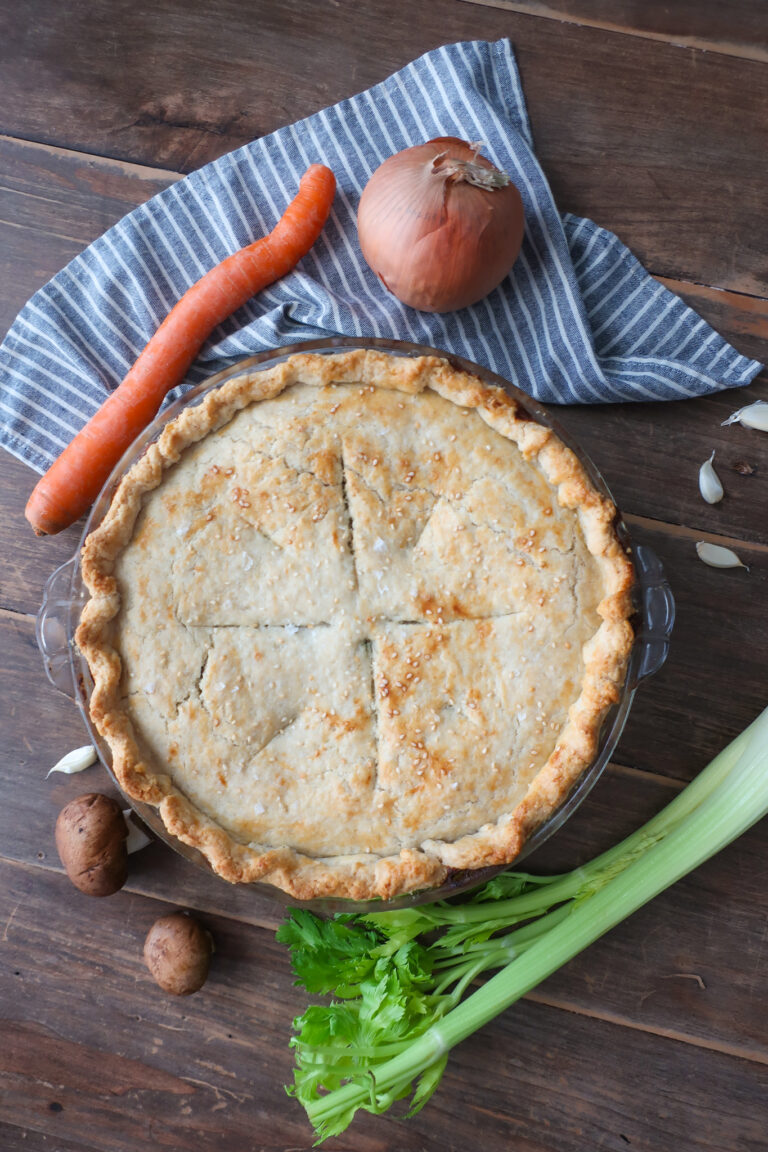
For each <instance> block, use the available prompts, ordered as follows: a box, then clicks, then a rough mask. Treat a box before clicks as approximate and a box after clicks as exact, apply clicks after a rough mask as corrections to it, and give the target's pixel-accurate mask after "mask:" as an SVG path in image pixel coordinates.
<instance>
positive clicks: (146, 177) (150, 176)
mask: <svg viewBox="0 0 768 1152" xmlns="http://www.w3.org/2000/svg"><path fill="white" fill-rule="evenodd" d="M461 2H463V3H468V4H477V3H480V4H482V3H484V2H485V0H461ZM491 6H493V5H491ZM498 6H499V7H502V8H503V7H511V8H512V7H513V6H512V5H505V4H504V3H499V5H498ZM513 10H514V11H518V10H519V11H521V12H527V9H526V7H525V6H524V5H519V6H518V7H514V8H513ZM533 14H535V15H538V14H540V13H533ZM551 18H552V19H555V18H557V19H560V18H561V17H559V16H558V17H555V16H552V17H551ZM570 22H571V23H579V21H575V20H571V21H570ZM591 26H592V25H590V27H591ZM594 27H602V25H600V24H595V25H594ZM637 35H642V34H641V33H637ZM650 38H652V39H660V40H663V39H664V37H663V36H661V35H659V36H653V37H650ZM766 61H768V52H767V53H766ZM2 144H9V145H17V146H19V147H21V148H30V149H32V150H36V151H40V152H43V153H45V154H46V155H48V156H52V157H54V158H56V159H60V160H70V161H77V162H80V163H86V164H93V165H101V166H103V167H104V168H106V169H112V170H113V171H115V172H119V173H120V174H121V175H124V176H127V177H129V178H133V179H137V180H140V181H145V182H150V181H158V180H167V182H168V184H169V185H170V184H174V183H178V181H179V180H183V179H185V176H186V175H188V173H186V174H185V173H183V172H178V171H173V170H171V169H168V168H153V167H152V166H151V165H149V164H137V163H135V162H134V161H131V160H119V159H115V158H114V157H110V156H101V155H99V154H98V153H96V152H80V151H78V150H77V149H73V148H63V147H61V146H59V145H57V144H49V143H46V142H45V141H41V140H31V139H29V138H28V137H24V136H10V135H8V134H6V133H0V145H2ZM9 192H14V190H12V189H9ZM14 194H15V193H14ZM0 223H3V224H8V225H9V226H10V227H16V228H24V227H26V226H25V225H20V224H14V223H12V222H11V221H0ZM52 235H55V234H53V233H52ZM61 238H62V239H65V240H73V241H74V240H76V237H69V236H62V237H61ZM77 242H78V243H79V241H77ZM646 271H647V272H648V273H649V274H650V275H651V276H653V277H654V279H656V280H657V281H658V282H659V283H660V284H663V285H664V287H666V288H668V289H669V290H670V291H671V292H673V293H675V295H677V296H680V295H682V294H683V293H686V292H687V293H688V294H689V295H693V296H695V295H696V292H697V290H698V291H699V292H704V293H712V292H721V293H723V294H724V295H725V296H728V297H732V298H743V299H745V300H754V301H756V302H757V305H758V306H757V307H756V308H754V309H752V310H756V311H758V312H762V309H760V308H759V304H760V303H763V304H765V305H766V309H767V310H768V297H766V296H760V295H759V294H757V293H752V292H742V291H736V290H734V289H732V288H721V287H719V286H718V285H716V284H706V283H704V282H702V281H699V280H678V279H675V278H672V277H669V276H662V275H659V274H657V273H655V272H654V271H653V269H652V268H647V269H646ZM766 316H767V319H768V311H767V312H766ZM766 339H768V325H767V331H766Z"/></svg>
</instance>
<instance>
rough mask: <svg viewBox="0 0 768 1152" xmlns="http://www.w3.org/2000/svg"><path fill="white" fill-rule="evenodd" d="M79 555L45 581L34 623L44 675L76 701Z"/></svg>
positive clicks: (79, 605)
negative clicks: (77, 570) (76, 593)
mask: <svg viewBox="0 0 768 1152" xmlns="http://www.w3.org/2000/svg"><path fill="white" fill-rule="evenodd" d="M77 560H78V554H77V553H75V555H74V556H73V557H72V558H71V559H70V560H67V561H66V563H65V564H62V565H61V567H59V568H57V569H56V570H55V571H54V572H52V573H51V575H50V576H49V577H48V579H47V580H46V582H45V588H44V589H43V601H42V604H41V605H40V611H39V612H38V614H37V620H36V622H35V638H36V640H37V646H38V648H39V649H40V653H41V655H42V657H43V665H44V667H45V674H46V676H47V677H48V679H49V680H50V682H51V684H53V686H54V688H56V689H57V690H58V691H59V692H62V693H63V694H64V695H65V696H68V697H69V699H70V700H75V701H77V698H78V697H77V685H76V683H75V673H74V662H73V659H72V656H73V651H72V646H73V644H74V640H73V636H74V630H75V626H76V624H77V619H78V617H79V615H80V609H81V607H82V603H81V600H80V598H79V597H76V596H73V583H74V577H75V572H76V564H77Z"/></svg>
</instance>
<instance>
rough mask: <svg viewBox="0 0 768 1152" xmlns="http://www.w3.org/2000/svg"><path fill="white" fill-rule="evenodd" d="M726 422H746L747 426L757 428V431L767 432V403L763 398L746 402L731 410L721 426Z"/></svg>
mask: <svg viewBox="0 0 768 1152" xmlns="http://www.w3.org/2000/svg"><path fill="white" fill-rule="evenodd" d="M726 424H746V426H747V428H757V430H758V431H759V432H768V403H766V402H765V400H756V401H755V403H754V404H747V406H746V407H745V408H739V410H738V412H733V413H731V415H730V416H729V417H728V419H727V420H723V423H722V425H721V427H723V428H724V427H725V426H726Z"/></svg>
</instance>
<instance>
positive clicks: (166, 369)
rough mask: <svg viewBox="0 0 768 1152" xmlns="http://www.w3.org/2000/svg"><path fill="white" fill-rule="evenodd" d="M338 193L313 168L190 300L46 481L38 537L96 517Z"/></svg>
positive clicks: (31, 513)
mask: <svg viewBox="0 0 768 1152" xmlns="http://www.w3.org/2000/svg"><path fill="white" fill-rule="evenodd" d="M335 190H336V181H335V179H334V175H333V173H332V172H331V170H330V169H329V168H326V167H325V165H323V164H312V165H311V166H310V167H309V168H308V169H307V171H306V172H305V173H304V175H303V176H302V178H301V183H300V184H299V191H298V195H297V196H296V198H295V199H294V200H293V201H292V202H291V203H290V204H289V205H288V208H287V209H286V211H285V214H284V215H283V217H282V219H281V220H280V221H279V223H278V224H277V225H276V227H275V228H274V229H273V230H272V232H270V233H269V235H268V236H264V237H262V239H260V240H256V241H255V243H253V244H249V245H248V247H247V248H241V249H240V251H239V252H235V253H234V255H232V256H228V257H227V258H226V260H222V262H221V264H218V265H216V267H215V268H212V269H211V270H210V272H207V273H206V274H205V276H203V277H202V278H201V279H200V280H198V281H197V283H196V284H193V285H192V287H191V288H190V289H189V290H188V291H187V292H185V293H184V295H183V296H182V298H181V299H180V300H179V302H178V304H176V305H175V306H174V307H173V308H172V309H171V311H170V312H169V313H168V315H167V316H166V318H165V320H164V321H163V322H162V324H161V325H160V327H159V328H158V330H157V331H156V332H155V334H154V336H153V337H152V338H151V340H150V341H149V343H148V344H147V346H146V348H145V349H144V351H143V352H142V353H141V354H140V355H139V358H138V359H137V361H136V363H135V364H134V365H133V367H132V368H131V369H130V371H129V372H128V374H127V376H126V377H125V379H124V380H123V381H122V383H121V384H120V385H119V386H118V387H117V388H116V389H115V391H114V392H113V393H112V395H111V396H109V397H108V398H107V399H106V400H105V401H104V403H103V404H102V406H101V408H99V410H98V412H96V414H95V415H94V416H92V417H91V419H90V420H89V421H88V423H87V424H86V425H85V427H84V428H83V429H82V430H81V431H80V432H78V434H77V436H76V437H75V438H74V440H73V441H72V442H71V444H69V445H68V446H67V447H66V448H65V449H64V451H63V452H62V454H61V456H59V458H58V459H57V460H56V461H54V463H53V464H52V465H51V467H50V468H49V469H48V471H47V472H46V473H45V475H44V476H43V477H42V478H41V479H40V480H39V481H38V483H37V486H36V487H35V490H34V491H33V493H32V495H31V496H30V498H29V500H28V502H27V507H26V509H25V515H26V517H27V520H28V521H29V522H30V524H31V525H32V527H33V528H34V530H35V532H36V533H37V535H38V536H47V535H52V534H53V533H55V532H61V531H62V529H64V528H68V527H69V525H70V524H74V522H75V520H77V519H79V518H80V516H82V515H83V513H84V512H86V511H87V510H88V508H89V507H90V506H91V504H92V503H93V501H94V500H95V499H96V497H97V496H98V494H99V492H100V491H101V488H102V486H103V485H104V482H105V481H106V479H107V477H108V476H109V474H110V472H111V471H112V469H113V468H114V466H115V464H116V463H117V462H118V460H119V459H120V457H121V456H122V454H123V452H125V450H126V449H127V448H129V447H130V445H131V444H132V443H133V441H134V440H135V439H136V437H137V436H138V434H139V433H140V432H141V431H142V430H143V429H144V428H146V426H147V425H148V424H149V422H150V421H151V420H152V419H153V417H154V416H155V415H156V413H157V411H158V409H159V408H160V405H161V404H162V402H163V399H164V397H165V396H166V395H167V393H168V392H169V390H170V389H171V388H173V387H175V386H176V385H177V384H179V383H180V382H181V381H182V380H183V379H184V376H185V375H186V372H187V369H188V368H189V366H190V364H191V363H192V361H193V360H194V359H195V356H196V355H197V353H198V352H199V351H200V348H201V347H202V345H203V343H204V342H205V340H207V338H208V337H209V336H210V334H211V332H212V331H213V329H214V328H215V327H216V325H217V324H221V322H222V320H226V318H227V317H228V316H231V314H232V313H233V312H235V311H236V310H237V309H238V308H240V307H242V305H243V304H245V302H246V300H248V299H250V297H251V296H253V295H254V294H255V293H256V292H260V291H261V289H262V288H266V287H267V285H268V284H272V283H273V282H274V281H275V280H278V279H279V278H280V277H281V276H285V275H286V273H287V272H290V271H291V269H292V268H293V267H294V266H295V265H296V264H297V263H298V261H299V260H300V259H301V258H302V256H305V255H306V254H307V252H308V251H309V250H310V248H311V247H312V245H313V244H314V243H315V241H316V240H317V238H318V236H319V235H320V233H321V231H322V229H323V226H324V224H325V222H326V220H327V219H328V214H329V212H330V210H331V204H332V202H333V196H334V192H335Z"/></svg>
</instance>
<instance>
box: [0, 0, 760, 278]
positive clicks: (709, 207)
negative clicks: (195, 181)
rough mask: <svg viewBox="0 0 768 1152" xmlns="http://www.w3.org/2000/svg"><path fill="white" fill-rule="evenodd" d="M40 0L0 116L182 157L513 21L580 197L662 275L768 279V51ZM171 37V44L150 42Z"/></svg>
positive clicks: (551, 169)
mask: <svg viewBox="0 0 768 1152" xmlns="http://www.w3.org/2000/svg"><path fill="white" fill-rule="evenodd" d="M26 8H27V13H28V19H26V20H10V19H9V20H8V22H7V23H8V27H7V28H6V30H5V31H4V35H3V37H2V38H1V39H0V45H2V61H1V66H2V69H3V75H4V78H5V91H6V97H5V99H4V101H3V107H2V109H1V110H0V130H2V131H3V132H5V133H7V134H8V135H10V136H16V137H27V138H30V139H34V140H38V141H41V142H46V143H53V144H58V145H62V146H65V147H70V148H75V149H77V150H79V151H84V152H92V153H99V154H102V155H108V156H112V157H115V158H118V159H129V160H133V161H137V162H141V163H147V164H152V165H155V166H160V167H163V168H168V169H172V170H174V171H176V170H181V171H190V170H191V169H193V168H196V167H199V166H200V165H201V164H203V163H205V162H206V161H207V160H211V159H213V158H215V157H217V156H220V155H221V154H222V153H224V152H226V151H228V150H230V149H231V148H234V147H237V146H239V145H241V144H244V143H246V142H247V141H248V140H250V139H253V138H254V137H258V136H262V135H264V134H265V133H268V132H271V131H272V130H274V129H275V128H278V127H280V126H281V125H284V124H287V123H290V122H291V121H293V120H296V119H299V118H301V117H302V116H306V115H307V114H309V113H311V112H313V111H315V110H317V109H319V108H322V107H324V106H325V105H328V104H332V103H334V102H336V101H338V100H340V99H342V98H344V97H347V96H350V95H352V94H353V93H354V92H356V91H359V90H360V89H363V88H366V87H368V86H369V85H371V84H374V83H376V82H378V81H380V80H383V79H384V78H385V77H386V76H388V75H389V74H390V73H391V72H393V71H395V70H396V69H397V68H399V67H402V66H403V65H404V64H406V63H407V62H408V61H409V60H411V59H413V58H414V57H415V56H418V55H419V54H420V53H422V52H425V51H427V50H429V49H431V48H434V47H437V46H438V45H440V44H443V43H449V42H451V41H454V40H462V39H467V38H469V37H472V38H476V39H490V40H494V39H497V38H499V37H509V38H510V39H511V40H512V41H513V42H514V44H515V48H516V51H517V54H518V58H519V62H520V67H521V71H522V77H523V83H524V89H525V94H526V98H527V101H528V105H529V110H530V115H531V120H532V125H533V132H534V138H535V141H536V147H537V151H538V155H539V158H540V160H541V162H542V164H543V167H544V170H545V172H546V173H547V174H548V176H549V178H550V180H551V182H552V186H553V189H554V192H555V195H556V197H557V199H558V202H559V204H560V206H561V207H562V208H563V209H567V210H570V211H574V212H577V213H580V214H584V215H589V216H591V217H592V218H593V219H595V220H597V222H598V223H600V224H603V225H605V226H606V227H609V228H612V229H613V230H614V231H617V232H618V233H619V235H620V236H621V238H622V239H623V240H624V241H625V242H626V243H628V244H629V245H630V247H631V248H632V249H633V250H634V251H635V252H636V253H637V255H638V256H639V257H640V259H641V260H642V261H643V262H644V263H645V264H646V265H647V266H648V267H649V268H650V269H651V270H652V271H653V272H655V273H658V274H660V275H665V276H670V277H673V278H675V279H680V280H691V281H695V282H699V283H704V284H714V285H716V286H718V287H723V288H729V289H732V290H734V291H741V292H747V293H752V294H756V295H760V294H762V295H767V294H768V279H767V274H766V268H767V267H768V265H767V264H766V259H765V256H766V246H767V245H768V235H767V234H766V229H765V227H764V214H763V189H764V187H765V184H766V178H767V176H768V148H767V147H766V134H767V133H768V127H767V126H768V116H766V109H767V108H768V69H767V68H766V67H765V66H764V65H763V64H761V63H760V62H752V61H747V60H737V59H734V58H732V57H728V56H723V55H720V54H717V53H708V52H701V51H696V50H690V49H683V48H678V47H675V46H673V45H669V44H664V43H658V42H652V41H648V40H643V39H638V38H636V37H632V36H621V35H617V34H616V33H613V32H607V31H603V30H600V29H595V28H587V27H580V26H578V25H574V24H561V23H558V22H556V21H554V20H543V19H541V18H539V17H536V16H530V15H525V14H520V13H518V12H513V11H500V10H498V9H495V8H486V7H480V6H473V7H471V8H470V7H468V6H467V5H466V4H464V3H462V2H461V0H431V2H430V3H429V4H428V5H427V4H423V5H419V6H418V8H416V9H414V8H413V6H412V5H398V4H392V5H387V8H386V18H382V15H383V10H382V5H381V3H380V0H340V2H337V3H335V4H333V5H325V4H322V5H321V4H313V5H308V4H306V3H305V2H303V0H285V2H284V3H282V4H280V5H277V4H266V3H265V4H260V5H242V4H240V3H238V2H237V0H216V3H212V4H209V5H205V6H200V5H187V4H185V3H184V0H160V3H158V4H155V5H152V6H151V7H148V8H147V7H143V6H141V5H136V4H132V3H130V2H129V0H71V3H68V4H67V5H66V6H63V5H58V6H51V5H49V4H46V3H45V2H44V0H32V2H31V3H28V4H27V6H26ZM160 43H162V45H163V50H162V52H160V51H150V52H147V51H146V50H145V46H146V45H147V44H151V45H157V44H160ZM372 44H375V45H376V51H375V52H372V51H371V45H372ZM297 61H311V67H302V66H301V65H299V66H298V67H297ZM649 77H652V78H653V82H652V83H649V82H648V80H649ZM747 94H748V95H747ZM736 123H737V124H738V130H737V131H736V130H734V125H735V124H736Z"/></svg>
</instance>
